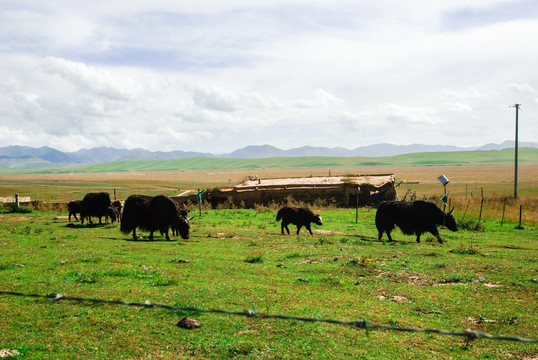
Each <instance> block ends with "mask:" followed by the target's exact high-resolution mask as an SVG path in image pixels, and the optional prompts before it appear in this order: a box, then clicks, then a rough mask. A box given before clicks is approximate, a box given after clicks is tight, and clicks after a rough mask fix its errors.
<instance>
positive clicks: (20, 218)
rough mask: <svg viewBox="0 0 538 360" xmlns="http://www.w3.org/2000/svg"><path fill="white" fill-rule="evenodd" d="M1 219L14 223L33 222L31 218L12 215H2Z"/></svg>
mask: <svg viewBox="0 0 538 360" xmlns="http://www.w3.org/2000/svg"><path fill="white" fill-rule="evenodd" d="M0 219H9V220H13V221H28V220H32V219H33V218H32V217H31V216H10V215H0Z"/></svg>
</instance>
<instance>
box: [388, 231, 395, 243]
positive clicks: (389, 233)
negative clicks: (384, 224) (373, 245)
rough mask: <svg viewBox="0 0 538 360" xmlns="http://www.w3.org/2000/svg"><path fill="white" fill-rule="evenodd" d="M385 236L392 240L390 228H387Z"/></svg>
mask: <svg viewBox="0 0 538 360" xmlns="http://www.w3.org/2000/svg"><path fill="white" fill-rule="evenodd" d="M387 237H388V238H389V241H394V239H392V236H390V230H387Z"/></svg>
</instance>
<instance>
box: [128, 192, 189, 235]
mask: <svg viewBox="0 0 538 360" xmlns="http://www.w3.org/2000/svg"><path fill="white" fill-rule="evenodd" d="M183 214H184V213H181V212H180V211H179V210H178V208H177V206H176V203H175V202H174V201H173V200H172V199H170V198H168V197H166V196H164V195H158V196H155V197H152V196H145V195H131V196H129V197H128V198H127V200H125V204H124V206H123V215H122V218H121V226H120V231H121V232H122V233H124V234H128V233H130V232H132V233H133V239H135V240H136V228H140V229H142V230H146V231H149V232H150V234H149V239H150V240H153V232H154V231H156V230H159V231H160V232H161V234H164V235H165V237H166V239H167V240H170V237H169V236H168V230H169V229H170V228H172V231H173V232H174V233H176V231H177V232H178V233H179V235H180V236H181V237H182V238H183V239H188V238H189V230H190V224H189V219H187V217H186V216H184V215H183Z"/></svg>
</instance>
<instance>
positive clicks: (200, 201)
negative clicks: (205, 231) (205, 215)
mask: <svg viewBox="0 0 538 360" xmlns="http://www.w3.org/2000/svg"><path fill="white" fill-rule="evenodd" d="M204 192H205V190H204V189H202V190H200V189H198V210H199V211H200V216H202V194H203V193H204Z"/></svg>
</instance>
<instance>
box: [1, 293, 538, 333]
mask: <svg viewBox="0 0 538 360" xmlns="http://www.w3.org/2000/svg"><path fill="white" fill-rule="evenodd" d="M0 295H8V296H20V297H31V298H44V299H49V300H51V301H76V302H89V303H93V304H109V305H121V306H131V307H142V308H150V309H157V308H160V309H167V310H170V311H188V312H196V313H216V314H224V315H233V316H244V317H248V318H254V319H277V320H295V321H301V322H309V323H327V324H334V325H343V326H349V327H352V328H355V329H363V330H365V331H366V334H368V332H369V331H372V330H385V331H397V332H408V333H409V332H411V333H429V334H438V335H447V336H459V337H464V338H465V339H466V340H467V341H469V342H470V341H472V340H477V339H489V340H500V341H514V342H520V343H538V339H528V338H523V337H519V336H495V335H490V334H487V333H483V332H480V331H473V330H470V329H468V330H464V331H449V330H441V329H417V328H412V327H402V326H392V325H386V324H376V323H372V322H369V321H366V320H365V319H363V318H362V319H360V320H354V321H342V320H335V319H319V318H309V317H301V316H289V315H277V314H267V313H260V312H257V311H256V309H255V308H253V309H252V310H244V311H230V310H222V309H200V308H196V307H191V306H183V307H182V306H173V305H166V304H158V303H151V302H149V301H146V302H143V303H140V302H127V301H123V300H105V299H96V298H84V297H78V296H66V295H63V294H56V293H52V294H48V295H43V294H27V293H21V292H13V291H1V290H0Z"/></svg>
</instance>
